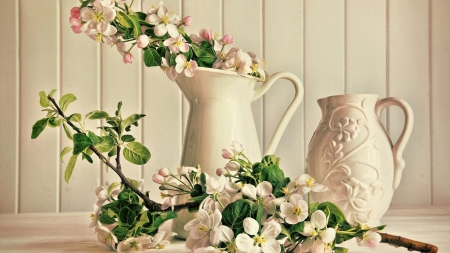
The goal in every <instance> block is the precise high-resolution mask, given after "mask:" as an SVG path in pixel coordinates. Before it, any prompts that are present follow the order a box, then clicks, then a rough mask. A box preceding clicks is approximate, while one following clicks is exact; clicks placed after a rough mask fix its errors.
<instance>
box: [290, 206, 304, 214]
mask: <svg viewBox="0 0 450 253" xmlns="http://www.w3.org/2000/svg"><path fill="white" fill-rule="evenodd" d="M301 212H302V209H300V207H298V206H296V207H295V208H294V210H292V213H293V214H295V215H299V214H300V213H301Z"/></svg>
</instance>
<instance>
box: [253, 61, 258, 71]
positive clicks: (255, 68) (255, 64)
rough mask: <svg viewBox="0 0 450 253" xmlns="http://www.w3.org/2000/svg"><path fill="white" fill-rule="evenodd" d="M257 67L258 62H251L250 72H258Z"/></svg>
mask: <svg viewBox="0 0 450 253" xmlns="http://www.w3.org/2000/svg"><path fill="white" fill-rule="evenodd" d="M258 68H259V64H258V63H253V64H252V73H257V72H258Z"/></svg>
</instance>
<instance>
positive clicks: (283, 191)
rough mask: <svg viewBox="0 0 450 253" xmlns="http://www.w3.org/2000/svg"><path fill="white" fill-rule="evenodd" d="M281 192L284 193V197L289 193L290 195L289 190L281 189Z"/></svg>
mask: <svg viewBox="0 0 450 253" xmlns="http://www.w3.org/2000/svg"><path fill="white" fill-rule="evenodd" d="M281 192H282V193H284V195H289V193H290V192H289V190H288V189H287V188H286V187H283V188H282V189H281Z"/></svg>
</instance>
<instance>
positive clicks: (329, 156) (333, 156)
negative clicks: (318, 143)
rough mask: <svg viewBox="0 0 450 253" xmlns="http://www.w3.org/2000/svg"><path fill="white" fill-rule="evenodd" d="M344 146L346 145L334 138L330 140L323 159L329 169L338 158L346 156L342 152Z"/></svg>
mask: <svg viewBox="0 0 450 253" xmlns="http://www.w3.org/2000/svg"><path fill="white" fill-rule="evenodd" d="M343 147H344V146H343V145H342V144H341V143H339V144H337V143H336V142H335V141H333V140H329V141H328V145H327V146H325V149H324V151H323V154H322V159H321V160H322V162H323V163H325V164H327V170H328V169H330V168H331V167H332V166H333V164H334V163H335V162H336V161H337V160H339V159H341V158H342V157H343V156H344V153H343V152H342V148H343Z"/></svg>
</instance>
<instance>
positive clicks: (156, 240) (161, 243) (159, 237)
mask: <svg viewBox="0 0 450 253" xmlns="http://www.w3.org/2000/svg"><path fill="white" fill-rule="evenodd" d="M174 235H175V233H172V232H166V231H161V232H158V233H157V234H156V235H155V236H154V237H153V238H151V239H150V240H151V242H150V244H149V245H148V246H146V248H147V249H164V248H165V247H166V246H167V245H169V244H170V239H171V238H172V237H173V236H174Z"/></svg>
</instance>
